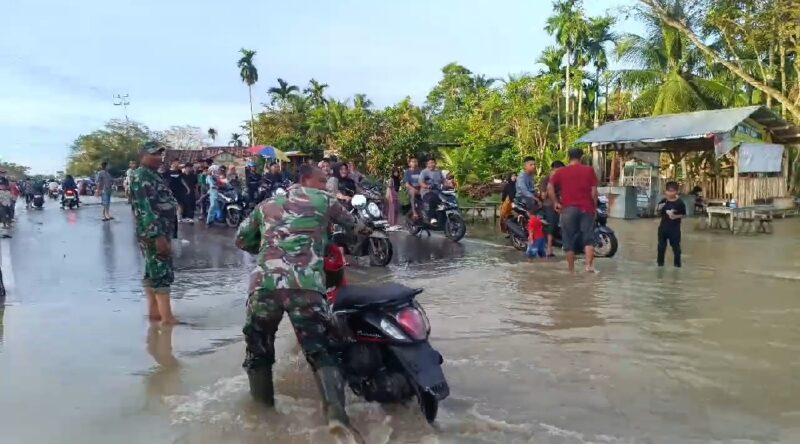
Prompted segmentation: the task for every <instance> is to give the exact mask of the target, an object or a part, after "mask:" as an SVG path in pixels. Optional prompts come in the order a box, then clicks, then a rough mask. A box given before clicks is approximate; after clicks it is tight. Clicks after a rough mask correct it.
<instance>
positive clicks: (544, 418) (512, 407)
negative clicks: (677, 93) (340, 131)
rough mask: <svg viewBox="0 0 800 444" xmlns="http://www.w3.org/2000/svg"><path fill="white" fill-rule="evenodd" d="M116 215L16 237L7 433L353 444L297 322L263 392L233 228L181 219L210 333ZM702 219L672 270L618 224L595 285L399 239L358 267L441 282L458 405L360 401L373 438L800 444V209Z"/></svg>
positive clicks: (40, 221) (5, 334) (21, 227)
mask: <svg viewBox="0 0 800 444" xmlns="http://www.w3.org/2000/svg"><path fill="white" fill-rule="evenodd" d="M112 210H113V211H114V213H115V215H116V216H117V220H115V221H112V222H110V223H103V222H101V221H100V213H99V208H98V207H90V206H87V207H84V208H81V209H80V210H77V211H61V210H59V209H58V208H56V206H55V205H51V204H50V203H49V202H48V205H47V207H46V208H45V209H44V210H43V211H26V210H24V209H20V210H18V223H17V227H16V228H15V229H14V232H13V236H14V237H13V238H12V239H5V240H2V241H0V247H2V248H0V252H2V256H1V257H0V266H2V270H3V274H4V278H5V281H6V283H7V285H8V286H9V287H10V288H9V294H8V297H7V300H6V306H5V307H4V308H2V304H0V442H2V443H3V444H6V443H8V444H17V443H45V442H48V443H49V442H52V443H68V444H71V443H91V442H114V443H141V442H149V443H200V444H203V443H219V442H226V443H312V442H313V443H326V442H332V441H331V440H330V438H329V437H328V436H326V434H325V429H324V428H323V427H322V426H321V425H322V419H321V414H320V412H319V408H318V395H317V393H316V388H315V386H314V384H313V382H312V378H311V374H310V372H309V370H308V368H307V365H306V364H305V362H304V360H303V359H302V357H301V356H300V355H299V354H298V351H297V348H296V344H295V343H294V342H295V341H294V339H293V338H291V335H290V334H289V328H288V322H286V321H284V323H283V324H282V326H281V330H280V337H279V343H278V350H279V352H278V356H279V358H278V360H279V362H278V364H277V367H276V391H277V407H276V409H275V410H267V409H264V408H261V407H260V406H258V405H256V404H254V403H253V402H252V401H251V400H250V398H249V394H248V391H247V379H246V376H245V375H244V373H243V371H242V369H241V367H240V364H241V359H242V355H243V343H242V341H241V333H240V329H241V322H242V320H243V315H244V301H245V294H244V292H245V279H244V276H245V275H246V274H247V273H248V270H249V268H250V266H251V264H252V262H251V259H250V258H249V256H248V255H246V254H244V253H242V252H240V251H238V250H236V249H235V248H234V247H233V245H232V236H233V232H232V231H231V230H229V229H226V228H212V229H208V228H206V227H203V226H199V225H198V226H181V229H182V231H181V238H182V239H184V240H186V241H188V243H187V242H177V243H176V244H175V250H176V267H177V269H176V277H177V281H176V284H175V288H174V292H173V293H174V297H175V302H174V310H175V312H176V314H177V315H178V316H179V317H180V318H181V319H182V320H183V321H185V322H188V323H189V325H182V326H178V327H175V328H174V329H172V328H160V327H158V326H156V325H151V324H150V323H149V322H148V321H147V320H146V318H145V316H144V315H145V305H144V301H143V296H142V292H141V288H140V286H139V279H140V276H141V270H142V265H143V264H142V260H141V258H140V255H139V252H138V248H137V246H136V243H135V239H134V232H133V224H132V218H131V214H130V210H129V209H128V208H127V207H126V206H125V205H124V204H115V205H113V207H112ZM692 225H693V221H691V220H689V221H687V223H686V224H685V225H684V251H685V258H684V262H685V267H684V268H683V269H681V270H675V269H672V268H670V267H667V268H664V269H657V268H656V267H655V266H654V265H653V262H654V248H655V245H654V237H655V228H656V222H655V221H652V220H639V221H627V222H623V221H616V220H612V221H611V226H612V227H613V228H615V229H616V230H617V232H618V235H619V238H620V241H621V243H620V251H619V253H618V255H617V257H615V258H613V259H604V260H598V263H597V268H598V269H599V271H600V273H599V274H598V275H587V274H578V275H575V276H569V275H568V274H567V273H566V271H565V268H566V264H565V263H564V262H563V261H560V260H556V261H553V262H548V263H528V262H526V261H524V260H523V259H522V258H521V256H520V254H519V253H518V252H516V251H514V250H512V249H510V248H509V247H506V246H504V245H503V242H502V239H501V238H499V237H498V236H497V235H496V234H493V231H494V230H493V229H491V228H489V227H471V229H470V234H469V235H468V236H469V238H468V239H466V240H465V241H463V242H462V243H458V244H456V243H452V242H450V241H447V240H445V239H443V238H441V237H438V236H434V237H431V238H425V237H423V238H414V237H409V236H407V235H405V234H403V233H396V234H394V235H393V241H394V243H395V250H396V253H397V254H396V257H395V259H394V261H393V264H391V265H390V266H389V267H388V268H387V269H378V268H368V267H365V266H361V265H358V264H354V265H353V266H351V267H350V268H349V269H348V272H349V275H350V276H351V279H353V280H354V281H357V282H380V281H389V280H393V281H398V282H402V283H404V284H406V285H409V286H418V287H424V288H425V289H426V291H425V292H424V293H423V294H422V295H420V298H419V300H420V302H421V303H422V304H423V305H424V306H425V308H426V310H427V312H428V315H429V317H430V319H431V323H432V326H433V331H432V343H433V345H434V346H435V347H436V348H438V349H439V350H440V351H441V352H442V354H443V355H444V356H445V359H446V363H445V373H446V375H447V377H448V379H449V382H450V385H451V393H452V395H451V397H450V398H448V399H447V400H445V401H444V402H443V404H442V406H441V410H440V416H439V420H438V423H437V425H436V427H435V428H433V427H430V426H428V425H427V424H426V423H425V421H424V419H422V417H421V415H420V414H419V413H418V412H417V409H416V407H415V406H414V405H410V406H393V407H387V408H382V407H380V406H379V405H377V404H372V403H366V402H364V401H362V400H360V399H357V398H355V397H350V399H349V404H348V411H349V412H350V414H351V416H352V418H353V420H354V422H355V424H356V425H357V427H358V428H359V429H360V430H362V432H363V434H364V435H365V437H366V438H367V441H368V442H370V443H388V442H392V443H395V442H397V443H404V442H416V443H438V442H442V443H499V442H502V443H533V442H535V443H589V442H594V443H634V442H635V443H639V442H641V443H707V442H737V443H747V442H759V443H761V442H781V443H791V442H800V396H798V394H800V376H798V375H800V292H798V290H797V289H798V288H800V219H797V218H795V219H787V220H779V221H776V222H775V225H776V227H775V228H776V233H775V234H773V235H769V236H767V235H761V236H752V237H733V236H731V235H729V234H725V233H708V232H695V231H693V230H692ZM668 255H669V253H668ZM668 261H669V258H668ZM355 262H358V261H355Z"/></svg>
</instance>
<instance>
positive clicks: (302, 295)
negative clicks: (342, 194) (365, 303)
mask: <svg viewBox="0 0 800 444" xmlns="http://www.w3.org/2000/svg"><path fill="white" fill-rule="evenodd" d="M298 181H299V183H298V184H296V185H293V186H291V187H290V188H289V189H288V193H287V194H286V195H283V196H276V197H275V198H273V199H269V200H266V201H264V202H262V203H261V204H259V205H258V206H257V207H256V209H255V210H254V211H253V213H252V214H251V215H250V216H248V218H247V219H246V220H245V221H244V222H243V223H242V224H241V225H240V227H239V229H238V231H237V233H236V245H237V246H238V247H239V248H240V249H242V250H244V251H247V252H249V253H252V254H256V255H258V256H257V265H256V268H255V269H254V270H253V272H252V274H251V278H250V287H249V290H248V294H249V296H248V300H247V317H246V321H245V326H244V328H243V332H244V336H245V342H246V346H247V347H246V356H245V360H244V364H243V367H244V368H245V369H246V370H247V376H248V379H249V383H250V394H251V395H252V396H253V398H254V399H256V400H258V401H261V402H263V403H266V404H268V405H274V390H273V381H272V366H273V364H274V363H275V333H276V332H277V330H278V324H279V323H280V321H281V318H282V316H283V312H284V311H285V312H287V313H288V315H289V320H290V321H291V323H292V326H293V327H294V330H295V333H296V335H297V338H298V341H299V342H300V345H301V347H302V348H303V352H304V354H305V356H306V360H307V361H308V363H309V364H310V365H311V368H312V369H313V371H314V376H315V379H316V381H317V385H318V388H319V390H320V394H321V395H322V402H323V409H324V412H325V415H326V419H327V420H328V426H329V427H330V429H331V431H334V430H338V431H341V430H343V429H344V430H349V429H350V421H349V418H348V416H347V412H346V411H345V396H344V395H345V393H344V388H345V386H344V384H345V381H344V379H343V377H342V374H341V372H340V371H339V369H338V367H337V364H336V361H335V358H334V356H332V355H331V353H330V349H329V346H330V344H329V338H328V335H327V322H328V320H327V318H326V315H325V313H326V312H327V311H328V309H327V304H326V302H325V299H324V295H325V292H326V286H325V271H324V257H325V244H326V242H327V236H328V234H327V233H328V231H327V229H328V224H329V223H336V224H338V225H340V226H342V227H344V228H345V229H350V230H352V229H354V228H355V227H356V220H355V218H354V217H353V216H352V215H351V214H350V213H348V211H347V210H346V209H345V208H344V207H343V206H342V205H341V204H340V203H339V202H338V201H337V200H336V199H334V198H333V197H332V196H331V195H330V194H328V193H326V192H325V186H326V178H325V173H324V172H323V171H322V170H320V169H319V168H317V167H314V166H311V165H301V166H300V168H299V170H298Z"/></svg>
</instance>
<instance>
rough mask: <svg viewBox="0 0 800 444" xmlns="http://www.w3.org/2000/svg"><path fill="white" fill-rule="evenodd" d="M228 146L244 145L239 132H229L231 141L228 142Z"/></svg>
mask: <svg viewBox="0 0 800 444" xmlns="http://www.w3.org/2000/svg"><path fill="white" fill-rule="evenodd" d="M228 146H244V142H243V141H242V135H241V134H239V133H233V134H231V141H230V142H228Z"/></svg>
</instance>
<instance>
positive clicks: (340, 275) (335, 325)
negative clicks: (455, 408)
mask: <svg viewBox="0 0 800 444" xmlns="http://www.w3.org/2000/svg"><path fill="white" fill-rule="evenodd" d="M328 253H329V254H328V255H327V256H326V258H325V276H326V285H327V287H328V293H327V299H328V303H329V308H330V315H331V325H332V331H331V343H332V346H331V351H332V354H333V356H334V357H335V359H336V361H337V365H338V367H339V368H340V370H341V372H342V375H343V376H344V379H345V381H346V382H347V384H348V386H350V389H351V390H352V391H353V393H355V394H356V395H357V396H360V397H362V398H364V399H366V400H367V401H369V402H378V403H381V404H390V403H403V402H407V401H409V400H412V399H414V398H416V400H417V402H418V404H419V406H420V410H421V411H422V414H423V415H424V416H425V419H426V420H427V421H428V422H429V423H433V422H434V421H435V420H436V415H437V413H438V410H439V402H440V401H442V400H443V399H445V398H447V397H448V396H449V395H450V387H449V385H448V384H447V380H446V379H445V376H444V372H442V367H441V366H442V364H443V363H444V359H443V358H442V355H441V354H440V353H439V352H438V351H436V350H435V349H434V348H433V347H431V345H430V343H429V342H428V338H429V337H430V332H431V326H430V321H429V320H428V316H427V315H426V313H425V310H424V309H423V308H422V306H421V305H420V304H419V302H417V300H416V299H415V298H416V296H417V295H418V294H420V293H422V291H423V290H422V289H412V288H408V287H405V286H403V285H400V284H394V283H392V284H384V285H380V286H350V285H347V283H346V279H345V277H344V267H345V265H346V263H345V260H344V253H343V252H342V250H341V249H340V247H339V246H338V244H334V245H331V246H330V247H329V250H328Z"/></svg>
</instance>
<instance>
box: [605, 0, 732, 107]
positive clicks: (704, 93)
mask: <svg viewBox="0 0 800 444" xmlns="http://www.w3.org/2000/svg"><path fill="white" fill-rule="evenodd" d="M669 6H670V9H669V12H670V14H671V16H673V17H675V18H678V19H680V20H686V19H687V18H688V17H687V15H686V12H685V10H684V8H683V2H682V1H681V0H672V3H671V4H670V5H669ZM641 18H642V20H643V21H644V22H645V24H646V26H647V28H646V29H647V31H648V34H647V37H642V36H639V35H634V34H627V35H625V36H624V37H622V39H621V40H620V42H619V44H618V45H617V56H618V58H619V59H620V60H622V61H623V62H626V63H630V64H633V65H637V66H638V67H639V68H636V69H626V70H620V71H618V75H619V79H620V82H621V84H622V85H623V86H626V87H628V88H632V89H633V90H634V92H636V93H637V97H636V99H635V100H634V101H633V103H632V104H631V106H632V108H633V112H634V113H636V114H640V115H644V114H647V113H649V114H652V115H659V114H671V113H680V112H686V111H697V110H703V109H712V108H719V107H722V106H725V105H726V104H727V103H729V102H730V101H731V100H732V99H733V98H734V97H735V92H734V91H732V90H731V88H730V87H729V86H728V85H726V84H725V83H724V82H721V81H719V80H718V79H715V78H704V77H703V76H702V75H701V74H702V69H703V58H702V56H701V54H700V53H699V51H698V50H697V48H695V47H694V46H692V45H691V43H690V42H689V41H688V40H687V39H686V38H685V37H683V35H682V34H681V33H680V32H679V31H677V30H676V29H675V28H673V27H671V26H669V25H667V24H665V23H663V22H662V21H661V20H660V19H659V18H658V17H657V16H656V15H650V14H647V13H643V14H642V17H641Z"/></svg>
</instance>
